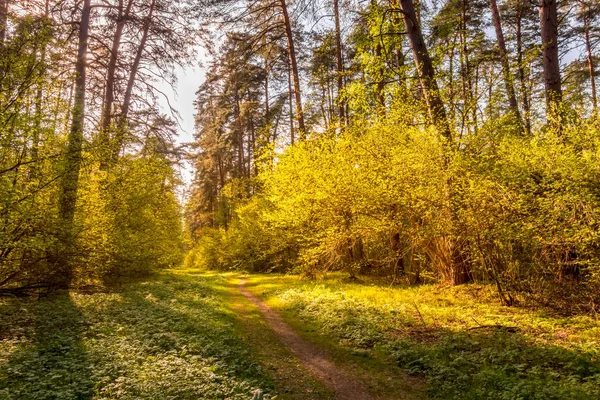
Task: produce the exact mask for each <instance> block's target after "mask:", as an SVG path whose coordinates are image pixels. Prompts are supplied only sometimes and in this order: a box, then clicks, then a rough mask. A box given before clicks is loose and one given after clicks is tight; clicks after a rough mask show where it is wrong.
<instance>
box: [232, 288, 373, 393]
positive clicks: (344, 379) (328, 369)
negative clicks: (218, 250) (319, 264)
mask: <svg viewBox="0 0 600 400" xmlns="http://www.w3.org/2000/svg"><path fill="white" fill-rule="evenodd" d="M245 283H246V280H245V279H244V280H242V281H240V283H239V285H238V288H239V290H240V292H241V293H242V294H243V295H244V297H246V298H247V299H248V300H249V301H250V302H252V303H253V304H255V305H256V306H257V307H258V308H259V310H260V312H261V313H262V315H263V316H264V318H265V320H266V321H267V324H268V325H269V326H270V327H271V329H273V331H274V332H275V333H276V334H277V336H279V338H280V339H281V340H282V342H283V343H285V345H286V346H288V347H289V348H290V350H291V351H292V353H294V355H295V356H296V357H297V358H298V360H299V361H300V362H301V363H302V365H303V366H304V367H305V368H306V369H308V370H310V371H312V372H313V373H314V374H315V375H316V376H317V377H318V378H319V379H320V380H321V381H323V382H324V383H325V384H326V385H327V386H328V387H330V388H331V389H332V390H333V391H334V392H335V396H336V399H339V400H371V399H373V397H371V396H370V395H369V393H368V392H367V390H366V388H365V387H364V386H363V385H362V384H361V383H360V382H359V381H358V379H357V378H356V377H354V376H352V375H350V374H348V373H347V372H346V371H344V370H342V369H340V368H338V367H337V366H336V365H335V364H334V363H333V362H332V361H331V360H329V359H328V358H327V357H326V356H325V355H324V354H323V352H322V351H321V350H320V349H319V348H318V347H316V346H315V345H313V344H311V343H308V342H306V341H305V340H304V339H302V338H301V337H300V336H299V335H298V334H297V333H296V332H294V330H292V328H290V327H289V326H288V325H287V324H286V323H285V322H284V321H283V319H282V318H281V316H280V315H279V314H278V313H277V312H275V311H273V310H272V309H271V308H270V307H269V306H267V305H266V304H265V303H263V302H262V301H261V300H260V299H259V298H258V297H256V296H255V295H253V294H252V293H251V292H250V291H248V289H246V288H245V287H244V284H245Z"/></svg>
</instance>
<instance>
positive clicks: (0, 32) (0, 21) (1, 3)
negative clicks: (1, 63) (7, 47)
mask: <svg viewBox="0 0 600 400" xmlns="http://www.w3.org/2000/svg"><path fill="white" fill-rule="evenodd" d="M8 3H9V0H0V44H2V43H4V41H5V40H6V28H7V24H8Z"/></svg>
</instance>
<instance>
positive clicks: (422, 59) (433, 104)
mask: <svg viewBox="0 0 600 400" xmlns="http://www.w3.org/2000/svg"><path fill="white" fill-rule="evenodd" d="M400 5H401V7H402V15H403V16H404V25H405V26H406V30H407V35H408V39H409V42H410V46H411V48H412V52H413V58H414V61H415V66H416V68H417V71H418V72H419V79H420V81H421V86H422V88H423V94H424V97H425V101H426V103H427V108H428V110H429V116H430V118H431V121H432V122H433V124H434V125H435V126H436V127H437V128H438V129H439V130H440V133H441V134H442V135H443V136H444V137H446V138H447V139H448V140H450V139H451V138H452V133H451V130H450V125H449V123H448V118H447V117H446V109H445V108H444V103H443V101H442V99H441V97H440V91H439V88H438V85H437V80H436V74H435V70H434V68H433V63H432V61H431V58H430V57H429V51H428V50H427V46H426V45H425V41H424V40H423V34H422V33H421V27H420V24H419V21H418V19H417V14H416V12H415V7H414V4H413V1H412V0H400Z"/></svg>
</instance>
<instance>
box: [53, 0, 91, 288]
mask: <svg viewBox="0 0 600 400" xmlns="http://www.w3.org/2000/svg"><path fill="white" fill-rule="evenodd" d="M90 3H91V0H84V1H83V9H82V14H81V22H80V23H79V44H78V50H77V63H76V66H75V72H76V74H77V76H76V78H75V98H74V103H73V119H72V121H71V130H70V132H69V136H68V144H67V151H66V155H65V160H64V170H63V176H62V180H61V187H60V194H59V200H58V207H59V215H58V217H59V230H60V231H59V234H58V236H59V238H60V242H61V243H60V245H61V246H62V248H61V249H59V254H57V255H56V257H55V263H56V271H55V273H56V274H57V275H56V280H55V282H54V283H55V284H56V285H57V286H59V287H69V286H70V284H71V280H72V277H73V270H72V266H71V262H70V261H71V260H70V259H69V258H70V257H68V256H67V255H66V252H67V251H69V250H70V249H71V248H72V246H73V244H74V227H73V223H74V217H75V209H76V203H77V192H78V189H79V171H80V169H81V161H82V147H83V127H84V121H85V90H86V62H87V54H88V52H87V50H88V37H89V27H90V13H91V4H90Z"/></svg>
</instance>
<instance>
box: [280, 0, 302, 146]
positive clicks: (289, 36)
mask: <svg viewBox="0 0 600 400" xmlns="http://www.w3.org/2000/svg"><path fill="white" fill-rule="evenodd" d="M280 4H281V11H282V13H283V22H284V24H285V34H286V36H287V42H288V52H289V56H290V65H291V67H292V77H293V80H294V97H295V101H296V119H297V120H298V136H299V137H300V139H301V140H302V139H304V138H305V136H306V127H305V125H304V112H303V110H302V95H301V92H300V75H299V74H298V62H297V61H296V49H295V47H294V35H293V32H292V23H291V21H290V16H289V14H288V10H287V4H286V0H280Z"/></svg>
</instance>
